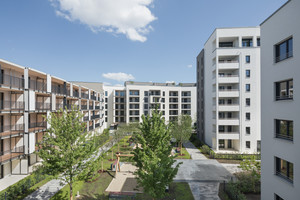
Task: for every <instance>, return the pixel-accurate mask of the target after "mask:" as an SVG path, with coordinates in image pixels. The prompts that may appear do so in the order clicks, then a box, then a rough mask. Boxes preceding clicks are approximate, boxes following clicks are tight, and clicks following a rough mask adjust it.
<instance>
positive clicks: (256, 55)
mask: <svg viewBox="0 0 300 200" xmlns="http://www.w3.org/2000/svg"><path fill="white" fill-rule="evenodd" d="M197 92H198V130H197V131H198V136H199V137H200V139H202V140H203V141H205V143H206V144H208V145H209V146H211V147H212V148H213V149H214V150H215V151H216V152H240V153H255V152H258V151H260V28H259V27H249V28H218V29H216V30H215V31H214V32H213V33H212V34H211V36H210V37H209V39H208V40H207V42H206V43H205V45H204V48H203V50H202V51H201V53H200V54H199V55H198V57H197Z"/></svg>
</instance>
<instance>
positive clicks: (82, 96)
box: [81, 92, 89, 99]
mask: <svg viewBox="0 0 300 200" xmlns="http://www.w3.org/2000/svg"><path fill="white" fill-rule="evenodd" d="M81 98H85V99H88V98H89V95H88V94H86V93H83V92H82V93H81Z"/></svg>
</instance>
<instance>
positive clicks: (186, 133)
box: [171, 115, 193, 155]
mask: <svg viewBox="0 0 300 200" xmlns="http://www.w3.org/2000/svg"><path fill="white" fill-rule="evenodd" d="M172 123H173V126H172V128H171V134H172V137H173V138H175V139H176V141H177V142H178V143H179V144H180V155H182V143H184V142H187V141H189V139H190V137H191V135H192V131H193V128H192V118H191V116H189V115H180V116H179V118H178V120H176V121H173V122H172Z"/></svg>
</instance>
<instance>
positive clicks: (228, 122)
mask: <svg viewBox="0 0 300 200" xmlns="http://www.w3.org/2000/svg"><path fill="white" fill-rule="evenodd" d="M239 123H240V120H239V118H219V125H224V126H238V125H239Z"/></svg>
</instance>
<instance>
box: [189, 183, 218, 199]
mask: <svg viewBox="0 0 300 200" xmlns="http://www.w3.org/2000/svg"><path fill="white" fill-rule="evenodd" d="M219 185H220V184H219V183H218V182H212V183H201V182H189V186H190V188H191V191H192V193H193V196H194V199H195V200H220V198H219V196H218V193H219Z"/></svg>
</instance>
